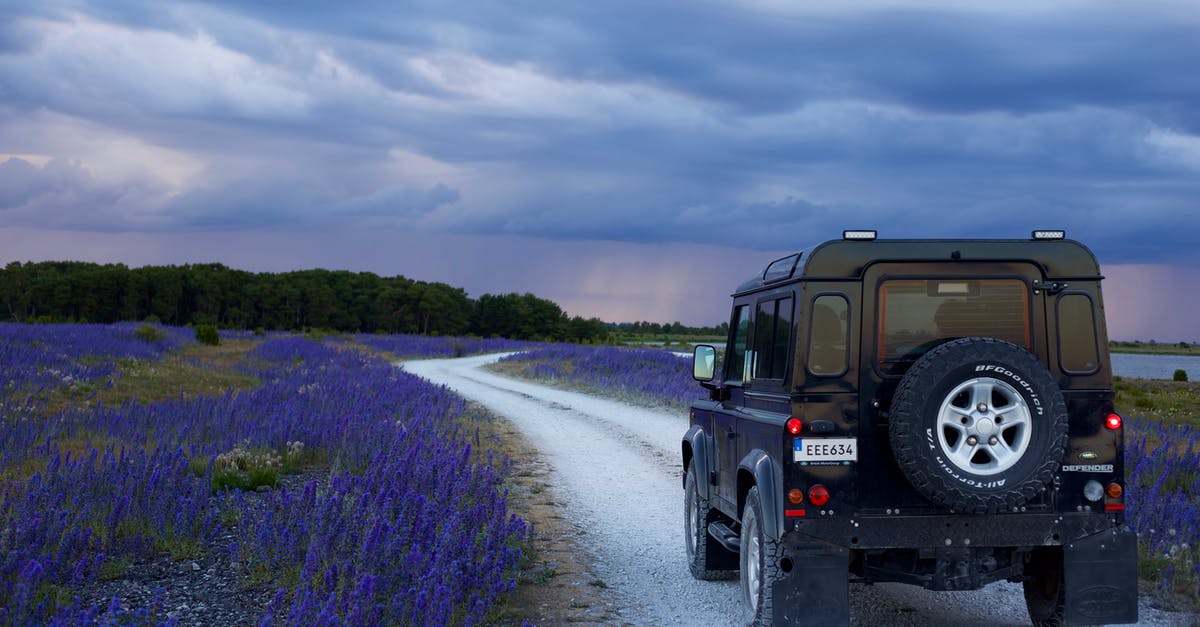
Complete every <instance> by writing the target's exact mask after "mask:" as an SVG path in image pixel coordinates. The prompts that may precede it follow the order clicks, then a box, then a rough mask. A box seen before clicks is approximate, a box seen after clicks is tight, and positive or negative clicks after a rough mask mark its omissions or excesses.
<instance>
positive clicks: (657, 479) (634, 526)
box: [401, 355, 1197, 626]
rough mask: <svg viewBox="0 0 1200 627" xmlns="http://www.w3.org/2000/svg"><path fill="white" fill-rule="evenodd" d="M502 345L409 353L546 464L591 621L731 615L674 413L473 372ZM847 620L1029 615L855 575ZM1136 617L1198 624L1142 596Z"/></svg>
mask: <svg viewBox="0 0 1200 627" xmlns="http://www.w3.org/2000/svg"><path fill="white" fill-rule="evenodd" d="M499 357H500V356H499V355H483V356H475V357H466V358H461V359H438V360H422V361H406V362H403V363H402V364H401V366H402V367H403V368H404V369H405V370H407V371H409V372H411V373H413V374H416V375H418V376H421V377H424V378H426V379H428V380H430V381H432V382H434V383H437V384H441V385H445V386H447V387H449V388H450V389H452V390H453V391H455V392H456V393H458V394H459V395H461V396H463V397H464V398H466V399H468V400H470V401H472V402H475V403H478V404H480V405H482V406H484V407H486V408H487V409H488V410H490V411H491V412H492V413H494V414H497V415H499V416H500V417H502V418H504V419H506V420H507V421H509V422H510V423H511V424H512V425H513V426H514V427H515V428H516V429H517V430H519V431H520V432H521V434H522V435H523V436H524V438H525V439H526V441H528V442H529V444H530V445H531V446H533V447H534V448H535V449H536V455H537V456H538V458H539V459H540V460H541V461H542V462H543V463H545V464H546V465H547V466H548V467H549V472H548V473H547V474H546V475H545V476H544V478H543V479H542V481H544V482H545V483H546V484H548V485H549V489H550V490H552V492H553V494H554V498H555V499H556V500H557V501H558V502H559V503H560V504H561V505H562V508H563V512H564V515H565V516H566V517H568V519H569V520H570V521H571V524H572V526H573V527H574V529H575V530H576V531H577V533H578V541H579V542H578V545H579V546H580V549H581V550H582V551H583V552H584V553H585V555H584V556H582V559H584V560H588V561H590V562H591V566H590V570H593V571H594V572H595V573H596V576H597V577H599V578H600V579H601V580H603V582H604V583H605V585H606V588H605V590H604V596H605V597H606V599H607V601H608V602H609V604H610V605H611V607H610V608H608V611H606V612H605V613H604V615H603V618H601V619H598V620H597V622H600V623H605V624H632V625H700V624H703V625H714V626H720V625H739V624H741V600H740V598H739V597H738V587H737V585H738V584H737V582H736V581H718V582H706V581H697V580H695V579H693V578H692V577H691V575H690V574H689V572H688V569H687V564H686V563H685V560H684V557H683V520H682V518H683V514H682V511H683V510H682V507H683V505H682V501H683V486H682V480H681V477H682V473H683V469H682V467H681V465H680V461H679V456H680V455H679V449H680V437H681V436H682V434H683V432H684V431H685V430H686V428H687V423H686V418H685V417H684V416H682V415H676V414H673V413H667V412H663V411H657V410H652V409H647V408H644V407H636V406H632V405H628V404H626V403H621V402H617V401H612V400H608V399H603V398H599V397H596V396H591V395H587V394H582V393H578V392H572V391H566V390H560V389H555V388H551V387H547V386H544V385H540V384H537V383H532V382H528V381H520V380H515V379H511V378H508V377H503V376H500V375H496V374H493V373H491V372H487V371H485V370H482V367H483V366H484V365H486V364H489V363H492V362H495V361H497V360H498V359H499ZM850 596H851V620H852V624H855V625H882V624H887V625H962V624H967V623H972V624H975V625H980V626H984V625H1028V624H1029V618H1028V615H1027V614H1026V612H1025V603H1024V599H1023V597H1022V593H1021V588H1020V586H1019V585H1016V584H1010V583H1006V582H1001V583H995V584H992V585H989V586H987V587H985V588H983V589H982V590H975V591H963V592H951V593H947V592H930V591H927V590H923V589H920V588H916V587H913V586H905V585H900V584H878V585H873V586H864V585H853V586H851V590H850ZM1140 614H1141V618H1142V621H1141V622H1140V623H1139V624H1143V625H1188V624H1197V617H1196V616H1194V615H1183V614H1176V613H1170V612H1163V611H1160V610H1157V609H1154V608H1151V607H1149V606H1148V604H1147V603H1146V602H1145V600H1144V599H1143V603H1142V607H1141V610H1140Z"/></svg>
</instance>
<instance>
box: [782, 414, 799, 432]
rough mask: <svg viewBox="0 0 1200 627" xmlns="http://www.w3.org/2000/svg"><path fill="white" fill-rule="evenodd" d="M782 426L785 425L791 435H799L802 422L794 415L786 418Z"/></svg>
mask: <svg viewBox="0 0 1200 627" xmlns="http://www.w3.org/2000/svg"><path fill="white" fill-rule="evenodd" d="M783 426H784V427H786V428H787V431H788V433H790V434H792V435H800V432H801V431H802V430H803V429H804V423H803V422H801V421H800V419H799V418H796V417H795V416H793V417H791V418H788V419H787V422H785V423H784V424H783Z"/></svg>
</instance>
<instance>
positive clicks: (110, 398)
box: [45, 340, 261, 415]
mask: <svg viewBox="0 0 1200 627" xmlns="http://www.w3.org/2000/svg"><path fill="white" fill-rule="evenodd" d="M258 343H259V341H258V340H228V341H226V342H223V343H222V344H221V345H219V346H209V345H204V344H196V345H191V346H186V347H184V348H182V349H180V350H178V351H176V352H173V353H171V354H169V355H166V356H165V357H163V359H162V360H161V361H147V360H140V359H122V360H120V361H118V362H117V363H118V365H119V366H120V368H119V369H118V372H117V373H116V375H114V376H113V378H112V385H107V386H105V385H102V384H99V383H96V382H88V383H85V384H83V385H79V386H77V388H76V390H75V391H70V390H65V389H64V390H58V391H55V392H53V393H51V394H50V395H49V397H48V398H47V400H46V404H45V408H46V409H45V413H46V414H47V415H49V414H53V413H56V412H59V411H62V410H65V409H70V408H73V407H80V406H84V405H90V404H94V403H97V402H102V403H104V404H105V405H120V404H121V403H124V402H126V401H129V400H134V399H136V400H137V401H138V402H141V403H156V402H160V401H165V400H169V399H172V398H179V397H181V396H183V397H194V396H217V395H220V394H224V393H225V392H227V391H230V390H248V389H251V388H255V387H258V386H259V385H260V384H261V382H260V381H259V380H258V379H257V378H255V377H253V376H251V375H248V374H245V373H243V372H239V371H237V370H236V369H234V367H233V366H234V365H236V364H237V363H238V362H239V361H241V359H242V358H243V357H245V356H246V353H248V352H250V350H252V349H253V348H254V347H255V346H257V345H258Z"/></svg>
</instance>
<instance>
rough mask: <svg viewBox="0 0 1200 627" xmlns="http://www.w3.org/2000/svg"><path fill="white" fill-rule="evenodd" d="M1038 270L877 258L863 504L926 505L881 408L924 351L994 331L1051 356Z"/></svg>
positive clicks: (865, 357) (867, 358) (869, 291)
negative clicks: (897, 453)
mask: <svg viewBox="0 0 1200 627" xmlns="http://www.w3.org/2000/svg"><path fill="white" fill-rule="evenodd" d="M1043 282H1044V277H1043V276H1042V273H1041V270H1040V269H1039V268H1038V267H1037V266H1035V265H1033V264H1031V263H1024V262H987V263H972V262H965V261H964V262H956V263H943V262H939V263H903V264H891V263H880V264H874V265H872V266H871V267H869V268H868V269H867V272H866V274H865V277H864V281H863V294H862V297H863V326H862V334H863V340H862V346H863V350H862V351H861V354H860V356H859V357H860V372H861V378H860V388H861V390H862V395H861V398H860V408H861V415H862V418H863V425H862V428H863V430H864V432H866V431H868V430H869V431H870V437H864V438H861V443H860V447H859V449H860V453H861V455H862V459H861V463H862V465H863V466H862V469H861V472H863V473H866V474H865V475H864V476H870V477H874V478H878V480H879V484H878V485H877V486H876V487H877V488H878V489H874V488H873V489H870V490H864V494H863V497H864V498H863V500H862V506H863V507H864V508H865V509H868V510H869V509H871V508H874V507H878V508H881V509H882V508H885V507H886V508H892V507H895V506H904V507H907V508H913V507H917V508H920V507H926V506H930V503H929V502H928V501H927V500H926V499H924V498H923V497H921V496H920V495H919V494H917V492H916V491H915V490H914V489H912V487H911V486H910V485H909V484H908V482H907V481H906V480H905V479H904V476H903V474H902V473H901V472H900V469H899V467H898V466H897V465H896V462H895V460H894V458H893V456H892V452H891V446H890V441H889V437H888V430H887V420H886V412H887V411H888V409H889V408H890V405H891V397H892V395H893V394H894V392H895V389H896V386H897V384H898V383H899V382H900V379H901V377H902V376H903V375H904V373H905V372H907V371H908V368H909V367H910V366H911V365H912V364H913V362H915V361H916V360H917V359H918V358H920V357H921V355H923V354H925V353H926V352H928V351H929V350H930V349H932V348H933V347H935V346H938V345H939V344H941V343H944V342H946V341H947V340H950V339H955V338H961V337H994V338H999V339H1002V340H1006V341H1009V342H1012V343H1013V344H1016V345H1018V346H1022V347H1024V348H1025V349H1026V350H1029V351H1030V352H1031V353H1033V354H1034V355H1035V356H1037V357H1038V359H1039V360H1040V361H1041V362H1042V363H1043V364H1046V363H1049V358H1050V356H1049V355H1048V349H1047V342H1046V308H1045V307H1046V306H1045V293H1044V290H1042V289H1040V286H1041V285H1042V284H1043Z"/></svg>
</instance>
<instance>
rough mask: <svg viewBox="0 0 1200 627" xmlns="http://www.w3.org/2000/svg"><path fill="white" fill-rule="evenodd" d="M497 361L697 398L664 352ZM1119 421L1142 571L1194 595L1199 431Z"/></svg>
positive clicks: (590, 382)
mask: <svg viewBox="0 0 1200 627" xmlns="http://www.w3.org/2000/svg"><path fill="white" fill-rule="evenodd" d="M501 361H502V362H505V363H508V364H512V365H514V366H520V368H521V369H520V370H518V372H522V373H523V374H525V375H526V376H529V377H531V378H535V379H539V380H543V381H549V382H557V383H561V384H565V385H568V386H572V387H581V388H584V389H587V390H589V391H595V392H600V393H604V394H607V395H610V396H616V397H619V398H623V399H626V400H633V401H635V402H640V403H642V404H648V405H659V406H663V405H665V406H668V407H671V408H675V409H680V410H681V411H686V408H687V407H688V405H689V404H690V403H691V400H692V399H694V398H697V397H699V396H702V395H703V390H702V389H701V388H700V386H699V385H698V384H697V383H696V382H695V381H693V380H692V372H691V360H690V359H689V358H688V357H681V356H679V355H676V354H674V353H670V352H667V351H661V350H652V349H637V350H634V349H619V348H613V347H590V346H577V345H547V346H543V347H539V348H535V349H532V350H529V351H527V352H524V353H519V354H516V355H511V356H508V357H505V358H503V359H502V360H501ZM682 415H683V414H682V413H681V416H682ZM1125 424H1126V428H1127V432H1126V436H1125V467H1126V472H1127V477H1126V484H1127V486H1126V490H1127V494H1126V496H1127V499H1128V500H1127V507H1128V509H1127V510H1126V522H1127V523H1128V524H1129V525H1130V527H1132V528H1133V529H1134V530H1135V531H1137V532H1138V540H1139V544H1140V547H1139V548H1140V553H1141V557H1140V568H1141V572H1142V574H1143V576H1144V577H1146V578H1148V579H1151V580H1156V585H1157V587H1158V592H1160V593H1161V595H1162V596H1163V597H1164V598H1166V597H1172V596H1182V597H1183V598H1191V599H1200V429H1198V428H1197V427H1196V426H1194V425H1189V424H1163V423H1160V422H1155V421H1151V420H1148V419H1143V418H1139V417H1136V416H1134V417H1131V418H1129V419H1127V421H1126V423H1125ZM682 432H683V427H682V426H681V428H680V433H681V434H682Z"/></svg>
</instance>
